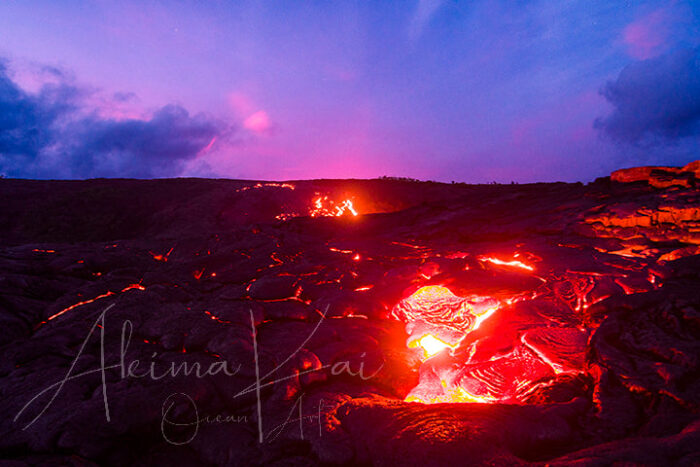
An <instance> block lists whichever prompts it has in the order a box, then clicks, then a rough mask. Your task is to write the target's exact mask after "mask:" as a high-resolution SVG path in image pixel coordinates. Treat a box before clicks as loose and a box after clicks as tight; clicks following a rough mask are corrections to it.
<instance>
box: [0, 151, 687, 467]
mask: <svg viewBox="0 0 700 467" xmlns="http://www.w3.org/2000/svg"><path fill="white" fill-rule="evenodd" d="M698 168H700V166H699V165H698V164H695V165H693V164H690V165H689V166H687V167H685V168H679V169H671V168H643V169H630V170H628V171H618V172H616V173H615V174H613V176H612V177H611V178H603V179H599V180H597V181H596V182H594V183H590V184H588V185H582V184H565V183H548V184H531V185H463V184H452V185H447V184H439V183H429V182H415V181H410V180H367V181H362V180H335V181H332V180H329V181H300V182H288V183H285V184H282V183H265V182H260V183H257V182H242V181H228V180H202V179H175V180H152V181H150V180H144V181H136V180H88V181H70V182H59V181H27V180H0V242H1V243H0V245H1V246H0V352H1V353H2V357H1V358H0V413H2V417H0V454H1V455H0V458H2V459H5V460H8V461H10V460H13V461H14V462H16V465H23V463H28V464H43V465H55V464H69V465H92V464H95V465H124V464H136V465H251V464H252V465H257V464H265V465H267V464H272V465H275V464H284V465H297V464H298V465H308V464H375V465H396V464H404V465H465V464H483V465H525V464H528V465H529V464H540V463H549V464H551V465H572V464H573V465H610V464H612V463H615V462H620V463H632V464H634V463H636V464H643V465H663V464H674V465H688V466H690V465H697V464H698V463H700V411H699V409H700V372H698V363H699V362H698V358H699V356H700V294H699V293H698V292H700V193H699V192H698V189H697V185H696V182H697V180H698V178H697V176H698ZM349 201H351V202H349ZM353 211H354V212H357V214H358V215H353ZM431 286H432V287H431ZM448 291H449V292H448ZM415 293H418V295H412V294H415ZM436 294H442V295H440V297H441V298H440V299H441V300H442V302H438V301H433V302H430V300H432V298H431V297H433V296H434V295H436ZM452 294H454V295H452ZM412 296H413V297H419V298H420V299H415V298H414V299H410V300H408V301H406V300H407V299H408V298H409V297H412ZM426 303H427V305H425V304H426ZM470 310H471V311H470ZM474 310H476V311H474ZM472 311H473V312H474V314H472V315H468V313H470V312H472ZM421 313H423V314H421ZM461 313H465V314H464V315H462V314H461ZM446 320H447V321H449V322H451V323H452V325H451V327H450V326H449V325H445V326H441V324H444V323H445V322H446ZM475 323H478V325H476V324H475ZM448 324H449V323H448ZM428 334H430V336H431V339H433V337H434V339H433V341H432V342H429V344H430V345H433V346H435V345H436V343H437V347H436V348H434V347H427V344H426V343H424V344H423V345H424V348H421V347H420V345H418V344H416V343H415V342H413V344H415V345H407V339H408V340H409V341H410V339H414V338H417V337H420V336H426V335H428ZM438 338H440V339H441V340H437V339H438ZM414 340H415V339H414ZM125 342H126V344H125ZM416 342H417V341H416ZM433 348H434V349H435V351H434V352H433V351H432V350H433ZM429 350H430V351H429ZM78 356H79V357H78ZM103 361H104V363H102V362H103ZM134 362H137V363H134ZM256 362H257V368H256ZM101 368H105V369H104V371H100V370H101ZM256 369H257V371H256ZM185 370H190V371H189V373H188V371H185ZM196 370H201V371H199V373H200V374H199V375H198V374H197V371H196ZM224 370H225V371H224ZM256 375H258V376H256ZM71 376H72V377H71ZM62 381H64V384H62V385H59V384H57V383H60V382H62ZM256 382H259V383H260V384H259V385H258V384H256ZM437 393H440V395H437ZM409 395H410V396H412V397H407V396H409ZM406 400H413V401H415V400H422V401H423V402H433V403H421V402H406ZM446 400H454V401H460V403H454V402H445V401H446ZM473 401H478V402H473ZM195 409H196V412H195ZM107 416H109V420H107ZM177 423H179V424H180V425H176V424H177ZM261 437H262V442H261V441H260V439H261ZM13 465H14V464H13Z"/></svg>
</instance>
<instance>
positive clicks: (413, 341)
mask: <svg viewBox="0 0 700 467" xmlns="http://www.w3.org/2000/svg"><path fill="white" fill-rule="evenodd" d="M507 266H508V267H511V266H512V265H510V264H508V265H507ZM514 267H521V266H514ZM528 270H529V269H528ZM513 302H514V300H511V299H508V300H503V301H499V300H495V299H493V298H487V297H479V296H471V297H459V296H457V295H455V294H454V293H452V291H451V290H450V289H448V288H447V287H443V286H439V285H431V286H425V287H421V288H420V289H418V290H416V291H415V292H414V293H413V294H411V295H410V296H408V297H406V298H405V299H403V300H401V301H400V302H399V303H398V304H397V305H396V306H395V307H394V309H393V310H392V312H391V316H392V317H393V318H395V319H398V320H401V321H403V322H405V323H406V332H407V334H409V337H408V340H407V346H408V348H411V349H421V350H422V358H421V360H422V363H421V369H420V372H419V374H420V378H419V382H418V385H417V386H416V387H414V388H413V389H412V390H411V391H410V392H409V393H408V395H407V397H406V398H405V401H407V402H420V403H425V404H433V403H448V402H449V403H455V402H467V403H475V402H479V403H494V402H510V403H513V402H519V401H522V400H523V398H525V397H527V394H529V393H530V392H531V391H533V390H535V389H536V388H537V387H539V386H540V385H542V384H547V383H546V382H547V381H551V380H553V379H554V378H556V376H557V375H559V374H562V373H576V372H577V371H576V370H575V369H572V368H569V367H568V366H565V365H564V364H563V363H562V362H560V361H553V360H552V359H551V358H550V357H549V355H550V354H549V353H547V352H543V351H542V350H543V349H541V348H540V346H539V344H533V343H532V342H530V341H528V340H526V339H525V338H524V336H521V338H520V339H518V338H514V342H513V343H512V347H511V350H510V351H509V352H507V353H505V354H503V353H501V351H500V350H499V349H500V348H501V347H499V344H497V345H496V346H495V347H489V344H488V342H489V339H484V336H483V334H479V335H478V337H476V338H472V339H466V338H467V336H468V335H469V334H470V333H472V332H473V331H476V330H477V329H479V328H480V327H481V325H482V324H483V323H484V322H485V321H486V320H488V319H489V318H490V317H491V316H493V315H494V314H495V313H497V312H498V313H507V312H508V311H509V310H508V308H507V307H508V305H510V304H511V303H513ZM499 310H501V311H499ZM499 322H502V321H499ZM499 329H500V328H499ZM496 332H498V331H496ZM504 332H506V333H507V331H506V330H504ZM506 335H508V334H506ZM487 337H488V336H487ZM495 341H498V338H497V336H496V340H495ZM495 341H494V340H491V342H495ZM484 342H485V343H484ZM484 346H485V347H484Z"/></svg>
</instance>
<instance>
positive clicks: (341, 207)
mask: <svg viewBox="0 0 700 467" xmlns="http://www.w3.org/2000/svg"><path fill="white" fill-rule="evenodd" d="M346 214H350V215H353V216H357V211H356V210H355V208H354V206H353V205H352V200H349V199H346V200H343V201H342V202H340V203H337V204H336V203H335V202H334V201H333V200H331V199H329V198H328V196H317V197H316V198H315V199H314V201H313V206H312V207H311V209H310V210H309V215H310V216H311V217H319V216H327V217H340V216H343V215H346Z"/></svg>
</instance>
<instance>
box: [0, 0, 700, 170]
mask: <svg viewBox="0 0 700 467" xmlns="http://www.w3.org/2000/svg"><path fill="white" fill-rule="evenodd" d="M699 47H700V2H693V1H685V2H684V1H655V2H650V1H646V2H645V1H630V2H618V1H610V0H580V1H552V0H547V1H523V2H514V1H473V2H458V1H447V0H444V1H443V0H419V1H413V0H411V1H406V2H359V1H358V2H346V1H325V2H323V1H293V2H292V1H290V2H286V1H269V2H264V1H263V2H258V1H204V2H202V1H199V2H180V1H178V2H176V1H169V2H155V1H148V2H124V1H121V2H106V1H96V2H82V1H60V2H56V1H11V0H5V1H2V2H0V173H2V174H4V175H5V176H7V177H21V178H91V177H139V178H151V177H173V176H197V177H226V178H247V179H271V180H272V179H275V180H285V179H309V178H372V177H379V176H382V175H391V176H406V177H414V178H419V179H424V180H427V179H432V180H439V181H447V182H449V181H451V180H455V181H464V182H473V183H478V182H482V183H483V182H491V181H498V182H510V181H517V182H531V181H557V180H562V181H579V180H580V181H584V182H585V181H590V180H593V179H594V178H596V177H600V176H605V175H608V174H609V172H610V171H611V170H614V169H616V168H620V167H628V166H634V165H684V164H686V163H688V162H690V161H692V160H695V159H700V52H699V51H700V48H699Z"/></svg>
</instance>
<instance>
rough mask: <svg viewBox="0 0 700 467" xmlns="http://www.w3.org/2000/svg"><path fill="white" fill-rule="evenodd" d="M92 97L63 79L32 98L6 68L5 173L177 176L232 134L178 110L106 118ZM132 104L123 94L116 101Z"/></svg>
mask: <svg viewBox="0 0 700 467" xmlns="http://www.w3.org/2000/svg"><path fill="white" fill-rule="evenodd" d="M56 76H60V74H58V75H56ZM85 97H86V92H84V91H82V90H81V89H80V88H78V87H76V86H74V85H71V84H67V83H65V82H61V81H60V80H59V82H58V83H51V84H46V85H44V86H43V87H42V88H41V90H40V91H39V92H37V93H28V92H25V91H24V90H23V89H21V88H20V87H19V86H18V85H17V84H16V83H15V82H13V81H12V79H11V78H10V76H9V75H8V72H7V67H6V66H5V64H4V63H3V62H0V172H2V173H4V174H6V175H7V176H10V177H29V178H33V177H36V178H47V177H48V178H89V177H166V176H177V175H179V174H181V173H182V170H183V167H184V164H185V163H186V162H187V161H189V160H192V159H194V158H195V157H196V156H197V154H198V153H199V152H200V151H201V150H202V149H203V148H205V147H206V146H207V145H209V144H210V143H211V142H212V141H213V140H214V138H216V137H219V136H222V135H224V136H225V134H226V133H227V132H228V131H229V130H228V129H227V128H226V127H225V125H223V124H222V123H221V122H218V121H216V120H214V119H212V118H210V117H207V116H205V115H195V116H191V115H190V114H189V113H188V112H187V110H185V109H184V108H182V107H180V106H176V105H167V106H165V107H163V108H161V109H160V110H158V111H156V112H155V113H154V114H153V116H152V117H151V118H150V119H146V120H141V119H126V120H124V119H119V120H117V119H109V118H103V117H100V116H99V115H98V113H97V112H96V111H94V109H89V108H86V104H85V103H84V102H85V99H84V98H85ZM130 99H133V95H131V94H120V95H119V97H116V99H115V100H117V101H124V100H130Z"/></svg>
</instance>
